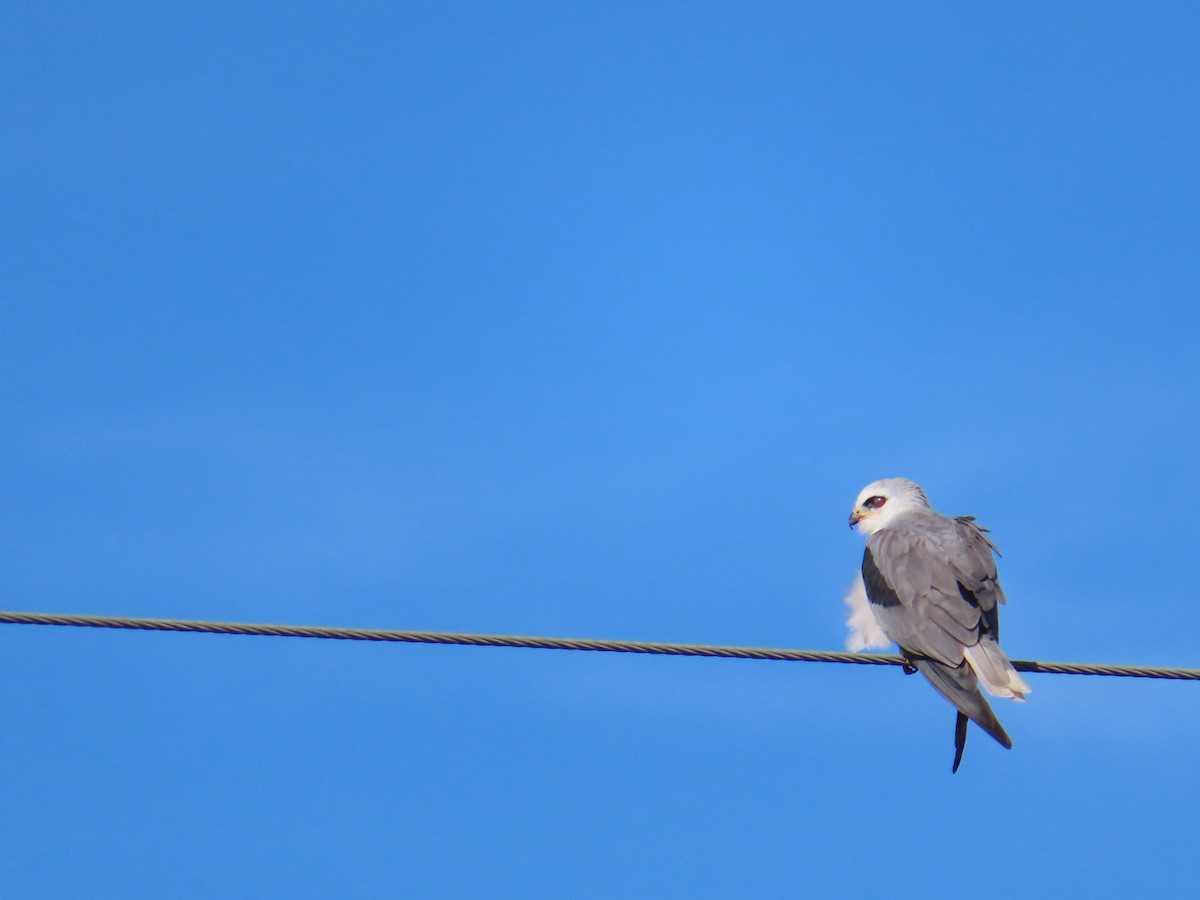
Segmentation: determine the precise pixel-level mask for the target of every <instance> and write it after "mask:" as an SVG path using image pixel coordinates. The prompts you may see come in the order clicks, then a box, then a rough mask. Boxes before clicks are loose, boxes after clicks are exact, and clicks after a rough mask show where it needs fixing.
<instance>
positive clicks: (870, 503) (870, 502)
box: [863, 495, 887, 509]
mask: <svg viewBox="0 0 1200 900" xmlns="http://www.w3.org/2000/svg"><path fill="white" fill-rule="evenodd" d="M885 503H887V497H880V496H878V495H877V496H874V497H868V498H867V499H866V502H865V503H863V506H865V507H866V508H867V509H879V507H881V506H883V504H885Z"/></svg>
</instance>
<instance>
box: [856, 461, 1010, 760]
mask: <svg viewBox="0 0 1200 900" xmlns="http://www.w3.org/2000/svg"><path fill="white" fill-rule="evenodd" d="M850 525H851V527H853V526H854V525H858V528H859V530H860V531H861V532H863V533H864V534H866V535H869V537H868V540H867V549H866V551H865V552H864V553H863V564H862V578H861V579H858V580H856V581H855V583H854V584H853V585H852V586H851V588H850V593H849V594H847V596H846V602H847V604H849V605H850V608H851V615H850V619H849V621H848V623H847V624H848V625H850V627H851V635H850V637H849V638H848V639H847V642H846V645H847V646H848V647H850V648H851V649H861V648H862V647H869V646H880V645H881V644H882V641H881V639H880V638H881V635H886V637H887V638H890V639H891V640H892V641H894V642H895V643H896V644H897V645H898V646H899V647H900V652H901V653H902V654H903V656H904V658H905V659H906V660H907V661H908V663H909V666H910V667H906V668H908V671H910V672H911V671H913V670H914V669H915V670H916V671H919V672H920V673H921V674H922V675H924V676H925V677H926V678H927V679H928V680H929V683H930V684H932V685H933V686H934V687H935V688H936V689H937V691H938V693H940V694H941V695H942V696H943V697H945V698H946V699H947V700H949V701H950V702H951V703H952V704H953V705H954V707H955V708H956V709H957V710H958V717H957V719H956V721H955V727H954V765H953V768H952V771H955V772H957V771H958V765H959V763H960V762H961V761H962V753H963V747H964V746H966V740H967V720H968V719H969V720H971V721H972V722H975V723H976V724H977V725H979V727H980V728H982V729H983V730H984V731H986V732H987V733H988V734H990V735H991V736H992V737H993V738H995V739H996V740H997V741H999V742H1000V743H1001V744H1003V745H1004V746H1005V747H1008V748H1011V747H1012V739H1011V738H1010V737H1009V736H1008V733H1007V732H1005V730H1004V726H1002V725H1001V724H1000V721H999V720H998V719H997V718H996V714H995V713H994V712H992V708H991V707H990V706H989V705H988V702H987V700H986V699H984V696H983V694H981V693H980V691H979V685H980V684H981V683H982V684H983V686H984V687H985V688H986V689H987V691H988V693H990V694H992V695H993V696H996V697H1008V698H1010V699H1013V700H1022V701H1023V700H1024V699H1025V695H1026V694H1027V693H1029V685H1027V684H1026V683H1025V681H1024V680H1023V679H1022V678H1021V676H1020V675H1018V674H1017V671H1016V669H1014V668H1013V666H1012V663H1010V662H1009V661H1008V658H1007V657H1006V656H1005V655H1004V653H1003V651H1002V650H1001V649H1000V643H999V641H1000V604H1001V603H1004V602H1005V597H1004V590H1003V589H1002V588H1001V587H1000V582H999V581H998V580H997V579H996V560H995V558H994V557H993V555H992V554H993V553H998V551H997V550H996V547H995V545H994V544H993V543H992V542H991V541H990V540H989V539H988V537H987V534H986V532H987V529H986V528H981V527H980V526H979V525H976V524H975V518H974V517H973V516H958V517H956V518H950V517H949V516H943V515H941V514H940V513H937V512H934V510H933V509H931V508H930V506H929V501H928V500H927V499H926V498H925V492H924V491H923V490H921V486H920V485H918V484H915V483H914V482H911V481H909V480H908V479H907V478H884V479H882V480H880V481H875V482H872V483H871V484H869V485H867V486H866V487H865V488H863V489H862V493H861V494H859V495H858V500H857V501H855V504H854V511H853V512H852V513H850ZM864 599H865V600H867V601H868V602H867V603H866V604H864V603H863V602H862V601H863V600H864Z"/></svg>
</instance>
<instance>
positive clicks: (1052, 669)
mask: <svg viewBox="0 0 1200 900" xmlns="http://www.w3.org/2000/svg"><path fill="white" fill-rule="evenodd" d="M0 624H9V625H62V626H73V627H82V628H124V629H133V630H137V631H185V632H198V633H201V634H242V635H255V636H262V637H302V638H324V639H327V640H339V641H390V642H397V643H408V644H459V645H465V646H470V647H525V648H528V649H536V650H592V651H598V652H608V653H649V654H658V655H664V656H712V657H723V658H728V659H773V660H782V661H786V662H825V663H846V664H852V665H864V666H902V665H904V659H903V658H902V657H900V656H895V655H888V654H881V653H843V652H840V651H831V650H789V649H783V648H772V647H731V646H724V645H719V644H715V645H714V644H675V643H658V642H652V641H617V640H597V639H589V638H555V637H536V636H522V635H512V634H467V633H461V632H446V631H394V630H390V629H379V628H331V627H327V626H321V625H268V624H259V623H251V622H206V621H201V620H195V619H146V618H138V617H130V616H91V615H76V614H72V613H32V612H3V611H0ZM1012 664H1013V667H1014V668H1016V669H1017V670H1018V671H1020V672H1039V673H1044V674H1048V675H1107V676H1114V677H1124V678H1164V679H1172V680H1178V681H1200V669H1180V668H1169V667H1165V666H1125V665H1108V664H1096V663H1064V662H1040V661H1034V660H1024V659H1015V660H1013V661H1012Z"/></svg>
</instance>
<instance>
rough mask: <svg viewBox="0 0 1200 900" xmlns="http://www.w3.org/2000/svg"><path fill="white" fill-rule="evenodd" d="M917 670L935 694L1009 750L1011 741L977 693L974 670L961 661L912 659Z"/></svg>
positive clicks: (986, 703)
mask: <svg viewBox="0 0 1200 900" xmlns="http://www.w3.org/2000/svg"><path fill="white" fill-rule="evenodd" d="M911 662H912V664H913V665H914V666H916V667H917V669H918V670H919V671H920V673H921V674H922V675H924V676H925V678H926V679H927V680H928V681H929V683H930V684H932V685H933V686H934V688H936V689H937V692H938V693H939V694H941V695H942V696H943V697H945V698H946V699H947V700H949V701H950V702H951V703H952V704H954V708H955V709H957V710H958V711H959V712H960V713H962V714H963V715H964V716H966V717H967V718H968V719H970V720H971V721H972V722H974V723H975V724H976V725H978V726H979V727H980V728H982V729H983V730H984V731H986V732H987V733H988V734H990V735H991V736H992V737H993V738H995V739H996V740H997V741H998V742H999V743H1000V744H1001V745H1003V746H1004V747H1005V748H1007V749H1009V750H1011V749H1012V738H1010V737H1009V736H1008V732H1007V731H1005V730H1004V726H1003V725H1001V724H1000V720H999V719H997V718H996V714H995V713H994V712H992V708H991V707H990V706H988V702H987V700H986V699H985V698H984V696H983V694H981V693H980V691H979V680H978V679H977V678H976V677H975V670H974V669H973V668H971V666H969V665H968V664H967V662H966V660H964V661H963V662H961V663H959V664H958V665H957V666H948V665H946V664H945V663H940V662H937V661H936V660H932V659H916V658H914V659H912V660H911Z"/></svg>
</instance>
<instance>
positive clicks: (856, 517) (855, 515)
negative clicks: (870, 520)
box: [850, 509, 862, 528]
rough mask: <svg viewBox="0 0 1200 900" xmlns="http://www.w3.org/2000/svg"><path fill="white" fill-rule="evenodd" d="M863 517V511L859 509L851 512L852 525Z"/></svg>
mask: <svg viewBox="0 0 1200 900" xmlns="http://www.w3.org/2000/svg"><path fill="white" fill-rule="evenodd" d="M861 518H862V513H860V512H859V511H858V510H857V509H856V510H855V511H854V512H852V513H850V527H851V528H853V527H854V526H855V525H857V524H858V520H859V519H861Z"/></svg>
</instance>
